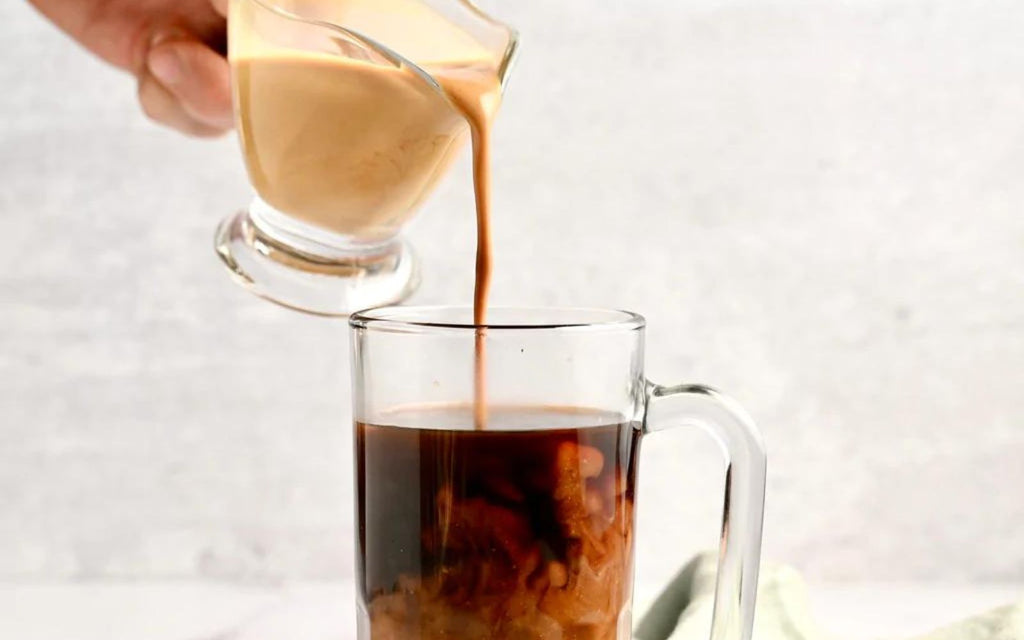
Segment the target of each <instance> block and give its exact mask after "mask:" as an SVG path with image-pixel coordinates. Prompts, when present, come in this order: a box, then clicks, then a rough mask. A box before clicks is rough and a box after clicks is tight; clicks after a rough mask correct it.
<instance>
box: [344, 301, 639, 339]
mask: <svg viewBox="0 0 1024 640" xmlns="http://www.w3.org/2000/svg"><path fill="white" fill-rule="evenodd" d="M487 315H488V318H489V320H488V322H486V323H484V324H479V325H478V324H475V323H474V322H473V321H472V318H473V307H472V306H468V305H413V306H406V305H390V306H383V307H373V308H370V309H365V310H363V311H358V312H356V313H353V314H352V315H351V316H350V317H349V321H348V323H349V326H350V327H351V328H352V329H353V330H381V331H391V332H399V333H426V332H431V331H436V330H448V331H457V332H475V331H477V330H479V329H484V330H486V331H498V332H501V331H567V332H581V331H582V332H608V331H641V330H643V329H644V327H645V326H646V324H647V321H646V319H645V318H644V317H643V316H642V315H640V314H639V313H635V312H633V311H626V310H624V309H608V308H600V307H540V306H536V307H530V306H514V307H504V306H498V307H488V308H487Z"/></svg>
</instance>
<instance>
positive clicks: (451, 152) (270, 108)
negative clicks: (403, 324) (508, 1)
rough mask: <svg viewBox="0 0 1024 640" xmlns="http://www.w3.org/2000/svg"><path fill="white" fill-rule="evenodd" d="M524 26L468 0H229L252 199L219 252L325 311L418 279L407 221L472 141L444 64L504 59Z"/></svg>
mask: <svg viewBox="0 0 1024 640" xmlns="http://www.w3.org/2000/svg"><path fill="white" fill-rule="evenodd" d="M517 46H518V36H517V34H516V33H515V32H514V31H513V30H512V29H510V28H509V27H507V26H505V25H503V24H501V23H499V22H497V21H495V20H493V19H491V18H489V17H488V16H486V15H484V14H483V13H482V12H481V11H480V10H479V9H477V8H476V7H475V6H474V5H473V4H472V3H471V2H469V1H468V0H232V1H231V5H230V16H229V38H228V57H229V60H230V63H231V68H232V83H233V92H234V101H235V121H236V128H237V130H238V135H239V140H240V143H241V148H242V153H243V155H244V157H245V164H246V169H247V172H248V175H249V180H250V182H251V184H252V186H253V187H254V189H255V191H256V196H255V198H254V199H253V201H252V203H251V204H250V205H249V207H248V208H247V209H246V210H243V211H241V212H239V213H237V214H236V215H233V216H231V217H229V218H227V219H226V220H224V221H223V222H222V223H221V225H220V226H219V227H218V229H217V234H216V250H217V253H218V255H219V256H220V258H221V259H222V260H223V262H224V264H225V265H226V266H227V268H228V269H229V270H230V272H231V274H232V275H233V276H234V278H235V279H236V280H237V281H238V282H239V283H241V284H242V285H243V286H245V287H246V288H248V289H249V290H251V291H253V292H254V293H256V294H258V295H260V296H263V297H264V298H267V299H270V300H271V301H273V302H277V303H279V304H282V305H284V306H287V307H291V308H294V309H298V310H302V311H307V312H311V313H316V314H321V315H347V314H348V313H350V312H352V311H355V310H356V309H362V308H366V307H370V306H377V305H381V304H387V303H392V302H397V301H400V300H403V299H405V298H406V297H407V296H408V295H409V294H410V293H412V292H413V291H414V290H415V288H416V286H417V284H418V279H419V275H418V269H417V264H416V258H415V256H414V254H413V252H412V250H411V248H410V247H409V245H408V243H406V242H405V241H404V240H402V238H401V230H402V227H403V226H404V224H405V223H406V222H408V220H409V219H410V218H411V217H412V216H413V215H414V214H415V212H416V210H417V209H418V208H419V206H420V205H421V204H422V203H423V201H424V200H425V199H426V198H427V197H428V196H429V195H430V193H431V192H432V191H433V189H434V187H435V186H436V185H437V183H438V181H439V180H440V179H441V178H442V177H443V176H444V174H445V172H446V170H447V169H448V167H449V166H450V165H451V163H452V161H453V160H454V157H455V155H456V153H457V152H458V151H459V149H460V148H462V147H463V146H464V144H465V141H466V140H467V139H468V138H469V129H468V125H467V123H466V122H465V120H464V119H463V118H462V116H461V115H460V114H459V112H458V110H457V109H456V108H455V106H454V104H453V103H452V101H451V100H450V98H449V96H448V95H447V94H446V93H445V91H444V90H443V88H442V82H439V78H443V77H444V74H445V73H446V72H449V71H450V72H452V73H458V72H459V70H460V69H466V68H475V69H480V68H485V69H487V70H488V71H489V70H492V69H493V73H494V76H495V77H496V79H497V82H498V83H499V84H500V86H501V88H502V90H503V89H504V87H505V85H506V82H507V79H508V76H509V72H510V70H511V67H512V63H513V61H514V59H515V53H516V50H517Z"/></svg>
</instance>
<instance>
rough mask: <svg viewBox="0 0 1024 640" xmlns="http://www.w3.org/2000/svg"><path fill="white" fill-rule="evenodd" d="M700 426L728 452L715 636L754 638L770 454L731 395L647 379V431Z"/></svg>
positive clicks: (721, 639)
mask: <svg viewBox="0 0 1024 640" xmlns="http://www.w3.org/2000/svg"><path fill="white" fill-rule="evenodd" d="M682 426H688V427H689V426H695V427H701V428H702V429H704V430H705V431H706V432H707V433H709V434H710V435H711V436H712V437H713V438H714V439H715V441H716V442H718V444H719V445H720V446H721V449H722V453H723V454H724V456H725V462H726V474H725V506H724V508H723V510H722V535H721V539H720V543H719V554H718V577H717V581H716V584H715V604H714V614H713V618H712V622H711V640H750V636H751V633H752V632H753V626H754V604H755V600H756V598H757V572H758V567H759V564H760V560H761V527H762V522H763V518H764V492H765V472H766V464H767V463H766V457H765V448H764V442H763V440H762V439H761V434H760V433H759V432H758V430H757V427H756V426H755V425H754V422H753V420H751V418H750V416H748V415H747V413H746V412H745V411H744V410H743V409H742V408H741V407H740V406H739V405H738V404H737V403H736V402H734V401H733V400H731V399H730V398H728V397H726V396H724V395H722V394H721V393H719V392H718V391H716V390H714V389H711V388H709V387H705V386H700V385H679V386H674V387H665V386H661V385H657V384H653V383H651V382H648V383H647V394H646V412H645V415H644V425H643V432H644V433H645V434H647V433H654V432H657V431H664V430H667V429H671V428H676V427H682Z"/></svg>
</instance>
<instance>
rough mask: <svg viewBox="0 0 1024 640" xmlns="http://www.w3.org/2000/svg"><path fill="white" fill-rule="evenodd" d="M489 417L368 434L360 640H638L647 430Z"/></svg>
mask: <svg viewBox="0 0 1024 640" xmlns="http://www.w3.org/2000/svg"><path fill="white" fill-rule="evenodd" d="M489 411H490V414H489V416H488V427H487V430H485V431H480V430H474V419H473V407H472V406H466V407H463V408H460V409H444V410H426V411H417V412H415V413H413V412H409V413H396V414H395V415H394V420H388V422H390V424H385V425H373V424H363V423H358V424H357V425H356V463H357V468H356V478H357V483H358V496H357V507H356V508H357V517H358V521H359V549H358V552H357V556H358V561H359V567H358V581H359V590H360V606H361V607H362V611H360V624H361V625H364V626H366V627H368V628H364V629H361V631H360V633H361V635H360V637H371V638H373V639H374V640H408V639H411V638H417V639H421V640H435V639H437V640H440V639H441V638H445V639H452V638H458V639H459V640H504V639H509V640H511V639H516V640H519V639H534V638H536V639H545V640H548V639H550V640H558V639H561V640H570V639H583V638H587V639H594V640H598V639H604V640H615V639H616V638H619V637H621V638H628V637H629V606H628V605H629V599H630V594H631V589H632V587H631V577H632V557H633V533H632V532H633V492H634V485H635V482H636V460H637V453H638V451H637V448H638V443H639V433H640V432H639V430H638V428H637V426H636V425H635V424H631V423H621V422H619V421H616V420H615V419H614V418H612V417H611V416H607V415H604V414H600V413H597V412H591V411H583V410H574V409H552V408H536V409H534V408H516V409H503V408H500V407H490V408H489ZM424 427H425V428H424ZM620 629H621V631H622V633H621V634H620ZM367 632H368V633H367Z"/></svg>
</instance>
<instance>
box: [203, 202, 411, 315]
mask: <svg viewBox="0 0 1024 640" xmlns="http://www.w3.org/2000/svg"><path fill="white" fill-rule="evenodd" d="M214 246H215V249H216V251H217V255H218V256H220V259H221V261H222V262H223V263H224V266H225V267H227V269H228V271H229V272H230V273H231V276H232V278H233V279H234V280H235V281H236V282H237V283H238V284H240V285H242V286H243V287H245V288H246V289H248V290H249V291H251V292H253V293H255V294H256V295H258V296H260V297H262V298H265V299H267V300H270V301H271V302H274V303H277V304H279V305H282V306H284V307H288V308H290V309H295V310H298V311H303V312H306V313H311V314H315V315H321V316H347V315H349V314H351V313H353V312H355V311H359V310H361V309H366V308H368V307H376V306H381V305H387V304H394V303H396V302H400V301H402V300H404V299H405V298H407V297H408V296H409V295H410V294H411V293H412V292H413V291H415V290H416V286H417V285H418V284H419V272H418V269H417V266H416V259H415V257H414V255H413V253H412V250H411V248H410V247H409V245H408V244H406V243H405V242H403V241H401V240H394V241H392V242H389V243H385V244H382V245H379V246H372V247H365V248H364V247H358V248H356V249H354V250H349V251H339V250H332V251H331V252H330V256H329V257H325V256H324V255H320V254H313V253H305V252H302V251H299V250H297V249H295V248H293V247H290V246H287V245H285V244H283V243H282V242H280V241H278V240H276V239H275V238H274V237H272V236H271V235H269V234H267V233H265V232H264V231H263V230H261V229H260V227H259V226H258V225H257V224H255V223H254V222H253V220H252V218H251V217H250V215H249V213H248V212H247V211H242V212H239V213H237V214H236V215H234V216H231V217H229V218H226V219H225V220H224V221H222V222H221V224H220V226H218V227H217V233H216V236H215V239H214Z"/></svg>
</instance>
